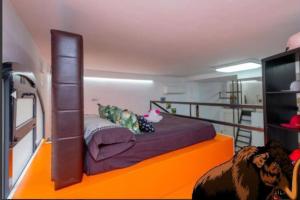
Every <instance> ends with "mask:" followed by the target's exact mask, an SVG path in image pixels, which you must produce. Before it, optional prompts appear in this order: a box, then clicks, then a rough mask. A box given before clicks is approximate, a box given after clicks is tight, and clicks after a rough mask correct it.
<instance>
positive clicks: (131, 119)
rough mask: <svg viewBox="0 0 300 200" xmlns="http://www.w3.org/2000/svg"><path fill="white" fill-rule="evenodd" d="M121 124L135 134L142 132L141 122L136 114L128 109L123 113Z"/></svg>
mask: <svg viewBox="0 0 300 200" xmlns="http://www.w3.org/2000/svg"><path fill="white" fill-rule="evenodd" d="M120 125H121V126H123V127H125V128H128V129H129V130H131V131H132V132H133V133H134V134H140V133H141V131H140V128H139V122H138V120H137V116H136V114H134V113H133V112H130V111H128V110H124V111H123V112H122V114H121V120H120Z"/></svg>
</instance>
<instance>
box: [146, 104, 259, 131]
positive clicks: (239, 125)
mask: <svg viewBox="0 0 300 200" xmlns="http://www.w3.org/2000/svg"><path fill="white" fill-rule="evenodd" d="M160 104H179V105H188V106H189V116H188V115H180V114H173V113H170V112H169V111H168V110H167V109H166V108H164V107H163V106H162V105H160ZM153 106H156V107H157V108H160V109H161V110H162V111H164V112H166V113H170V114H173V115H176V116H179V117H185V118H190V119H198V120H202V121H207V122H210V123H214V124H220V125H225V126H231V127H233V128H234V134H235V128H242V129H247V130H251V131H259V132H264V129H263V128H260V127H254V126H248V125H243V124H238V123H235V117H234V116H235V110H236V109H238V110H239V109H253V110H256V109H263V106H262V105H248V104H245V105H242V104H225V103H201V102H183V101H150V109H152V108H153ZM192 106H195V107H196V116H192ZM199 106H212V107H223V108H229V109H232V110H233V123H231V122H225V121H219V120H213V119H207V118H201V117H200V109H199Z"/></svg>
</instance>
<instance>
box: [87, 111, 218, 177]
mask: <svg viewBox="0 0 300 200" xmlns="http://www.w3.org/2000/svg"><path fill="white" fill-rule="evenodd" d="M163 116H164V118H163V120H162V121H160V122H159V123H156V124H154V126H155V132H154V133H144V134H141V135H136V136H135V137H136V142H135V144H134V145H133V146H132V147H131V148H129V149H128V150H126V151H123V152H121V153H119V154H117V155H115V156H112V157H110V158H107V159H104V160H101V161H96V160H95V159H94V158H93V157H92V156H91V154H90V153H89V151H87V152H86V157H85V172H86V174H87V175H93V174H97V173H101V172H106V171H110V170H113V169H118V168H123V167H127V166H130V165H133V164H135V163H138V162H140V161H143V160H145V159H147V158H151V157H154V156H157V155H160V154H163V153H167V152H170V151H173V150H177V149H180V148H183V147H187V146H190V145H193V144H196V143H199V142H202V141H205V140H209V139H212V138H214V137H215V135H216V132H215V129H214V127H213V125H212V124H211V123H208V122H203V121H200V120H194V119H187V118H182V117H176V116H174V115H168V114H164V115H163Z"/></svg>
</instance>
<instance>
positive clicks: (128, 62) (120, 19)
mask: <svg viewBox="0 0 300 200" xmlns="http://www.w3.org/2000/svg"><path fill="white" fill-rule="evenodd" d="M12 2H13V5H14V6H15V8H16V11H17V13H18V15H19V16H20V17H21V19H22V20H23V22H24V23H25V25H26V26H27V27H28V29H29V31H30V32H31V33H32V36H33V38H34V40H35V41H36V43H37V45H38V46H39V48H40V50H41V53H42V54H43V56H44V57H45V58H46V59H47V62H48V63H49V64H50V29H60V30H65V31H70V32H75V33H79V34H82V35H83V37H84V56H85V58H84V65H85V66H84V67H85V68H87V69H98V70H103V71H113V72H128V73H143V74H159V75H172V76H190V75H195V74H200V73H211V72H212V71H214V69H213V68H212V66H219V65H222V64H226V63H231V62H236V61H240V60H244V59H249V58H254V59H255V58H256V59H261V58H263V57H265V56H269V55H272V54H274V53H279V52H281V51H284V49H285V44H286V41H287V39H288V37H289V36H290V35H291V34H293V33H296V32H298V31H300V0H288V1H287V0H205V1H204V0H12Z"/></svg>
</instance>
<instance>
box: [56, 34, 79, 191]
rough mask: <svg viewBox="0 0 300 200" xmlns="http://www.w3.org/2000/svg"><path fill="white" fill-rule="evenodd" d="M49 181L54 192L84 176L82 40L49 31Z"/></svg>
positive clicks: (77, 36)
mask: <svg viewBox="0 0 300 200" xmlns="http://www.w3.org/2000/svg"><path fill="white" fill-rule="evenodd" d="M51 52H52V161H51V162H52V163H51V167H52V180H53V181H54V183H55V189H60V188H62V187H65V186H68V185H71V184H74V183H77V182H80V181H81V178H82V174H83V41H82V36H80V35H77V34H73V33H67V32H63V31H57V30H51Z"/></svg>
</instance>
